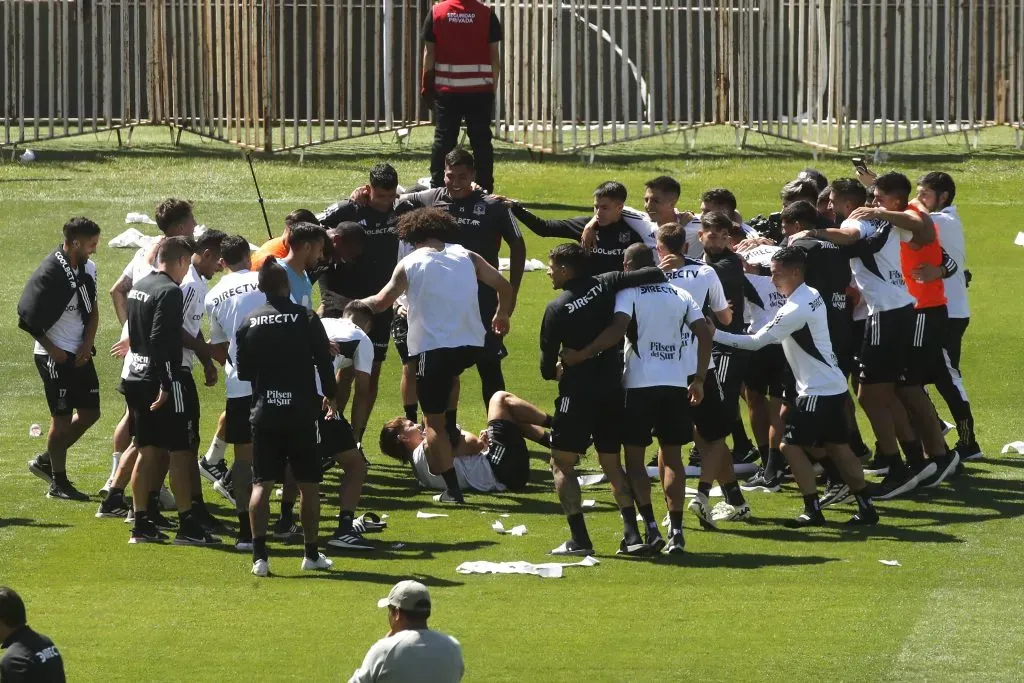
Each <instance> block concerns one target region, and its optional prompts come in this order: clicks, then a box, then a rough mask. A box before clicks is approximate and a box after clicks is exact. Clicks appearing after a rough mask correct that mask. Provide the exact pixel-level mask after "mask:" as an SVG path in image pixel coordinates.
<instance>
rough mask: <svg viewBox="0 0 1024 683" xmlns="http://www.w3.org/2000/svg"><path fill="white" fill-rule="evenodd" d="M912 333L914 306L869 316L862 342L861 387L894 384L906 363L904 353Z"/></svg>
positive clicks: (858, 358)
mask: <svg viewBox="0 0 1024 683" xmlns="http://www.w3.org/2000/svg"><path fill="white" fill-rule="evenodd" d="M913 333H914V307H913V306H909V305H908V306H904V307H903V308H896V309H893V310H891V311H881V312H879V313H874V314H872V315H869V316H868V319H867V320H866V321H865V324H864V340H863V342H862V343H861V347H860V355H859V356H858V357H857V360H858V361H859V363H860V383H861V384H885V383H888V382H895V381H896V380H898V379H899V378H900V375H902V374H903V371H904V369H905V368H906V364H907V351H908V346H909V345H910V341H911V338H912V336H913Z"/></svg>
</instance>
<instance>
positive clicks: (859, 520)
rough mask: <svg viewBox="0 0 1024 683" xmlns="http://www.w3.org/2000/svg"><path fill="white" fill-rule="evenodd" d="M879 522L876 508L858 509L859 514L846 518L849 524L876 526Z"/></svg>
mask: <svg viewBox="0 0 1024 683" xmlns="http://www.w3.org/2000/svg"><path fill="white" fill-rule="evenodd" d="M876 524H878V511H877V510H875V508H873V507H872V508H868V509H867V510H858V511H857V514H855V515H854V516H853V517H850V519H848V520H846V525H847V526H875V525H876Z"/></svg>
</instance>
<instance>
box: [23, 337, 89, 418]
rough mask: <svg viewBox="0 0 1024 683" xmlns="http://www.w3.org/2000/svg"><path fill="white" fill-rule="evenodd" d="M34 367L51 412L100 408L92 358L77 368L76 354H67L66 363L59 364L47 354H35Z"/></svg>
mask: <svg viewBox="0 0 1024 683" xmlns="http://www.w3.org/2000/svg"><path fill="white" fill-rule="evenodd" d="M34 355H35V359H36V370H38V371H39V376H40V377H41V378H42V380H43V392H44V393H45V394H46V405H47V406H49V408H50V415H52V416H54V417H60V416H64V415H70V414H71V413H72V412H73V411H75V410H99V409H100V380H99V378H98V377H97V376H96V366H95V365H93V362H92V358H90V359H89V361H88V362H87V363H86V364H85V365H83V366H82V367H80V368H76V367H75V354H73V353H69V354H68V360H67V362H66V363H63V364H60V365H58V364H57V363H56V362H54V360H53V358H51V357H50V356H49V355H46V354H39V353H37V354H34Z"/></svg>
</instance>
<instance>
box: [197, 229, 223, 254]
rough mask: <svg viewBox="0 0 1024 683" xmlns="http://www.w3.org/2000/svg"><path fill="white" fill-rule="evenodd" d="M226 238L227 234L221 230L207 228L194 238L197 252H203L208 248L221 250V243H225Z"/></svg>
mask: <svg viewBox="0 0 1024 683" xmlns="http://www.w3.org/2000/svg"><path fill="white" fill-rule="evenodd" d="M226 238H227V235H226V234H224V233H223V232H221V231H220V230H207V231H206V232H204V233H203V234H202V235H200V236H199V237H196V238H195V239H194V240H193V241H194V243H195V248H196V253H197V254H202V253H203V252H204V251H206V250H207V249H215V250H217V251H218V252H219V251H220V248H221V245H222V244H224V240H225V239H226Z"/></svg>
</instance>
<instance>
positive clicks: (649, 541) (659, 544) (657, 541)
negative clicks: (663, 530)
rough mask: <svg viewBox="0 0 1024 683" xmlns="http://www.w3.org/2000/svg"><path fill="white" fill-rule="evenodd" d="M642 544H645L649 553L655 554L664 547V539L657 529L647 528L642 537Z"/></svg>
mask: <svg viewBox="0 0 1024 683" xmlns="http://www.w3.org/2000/svg"><path fill="white" fill-rule="evenodd" d="M644 545H645V546H647V553H648V554H649V555H656V554H657V553H660V552H661V549H662V548H664V547H665V539H664V538H662V536H661V534H660V533H658V532H657V531H651V530H648V531H647V534H646V535H645V537H644Z"/></svg>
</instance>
